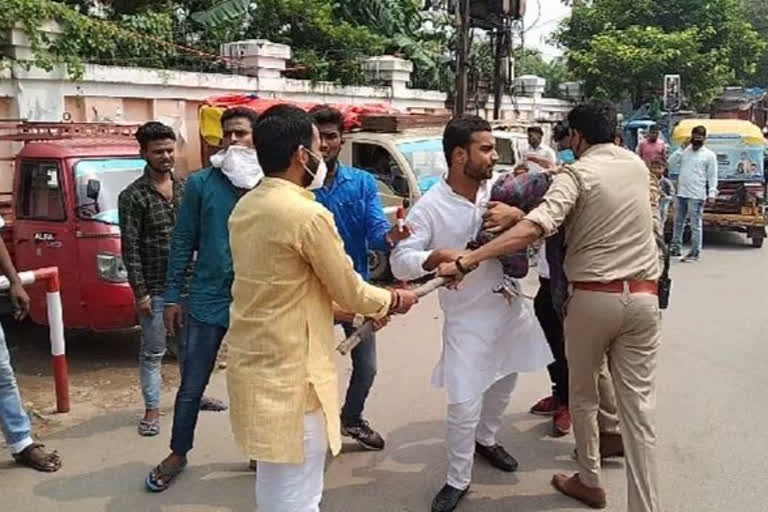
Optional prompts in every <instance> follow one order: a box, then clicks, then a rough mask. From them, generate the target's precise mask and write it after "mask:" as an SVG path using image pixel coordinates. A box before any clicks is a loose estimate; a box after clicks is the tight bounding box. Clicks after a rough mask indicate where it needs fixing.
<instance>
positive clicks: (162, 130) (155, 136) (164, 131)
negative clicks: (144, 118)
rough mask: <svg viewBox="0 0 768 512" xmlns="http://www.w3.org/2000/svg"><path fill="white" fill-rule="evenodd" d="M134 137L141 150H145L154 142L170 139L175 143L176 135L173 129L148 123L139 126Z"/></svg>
mask: <svg viewBox="0 0 768 512" xmlns="http://www.w3.org/2000/svg"><path fill="white" fill-rule="evenodd" d="M134 137H136V140H137V141H138V142H139V146H140V147H141V149H147V146H148V145H149V143H150V142H152V141H155V140H167V139H170V140H172V141H174V142H176V134H175V133H174V132H173V128H171V127H170V126H168V125H167V124H163V123H160V122H158V121H150V122H148V123H144V124H143V125H141V126H139V129H138V130H136V134H135V135H134Z"/></svg>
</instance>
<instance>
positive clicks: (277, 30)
mask: <svg viewBox="0 0 768 512" xmlns="http://www.w3.org/2000/svg"><path fill="white" fill-rule="evenodd" d="M5 3H8V4H9V7H8V8H6V7H5V5H4V8H3V10H2V11H0V38H2V34H3V33H4V32H5V30H7V29H9V28H10V27H13V26H14V24H15V23H16V22H17V21H20V22H21V23H22V24H23V25H24V26H25V29H26V30H27V32H28V33H31V34H32V42H33V47H34V49H35V60H33V61H30V62H25V63H22V64H23V65H26V66H31V65H38V66H41V67H44V68H47V69H50V68H51V66H52V65H53V64H55V63H56V62H61V63H65V64H66V65H67V66H68V67H69V69H70V72H71V73H72V74H73V76H75V77H77V76H79V73H81V72H82V69H83V62H96V63H104V64H115V65H136V66H146V67H157V68H168V69H188V70H201V71H222V70H224V69H225V68H226V64H225V62H224V61H223V60H222V59H217V58H216V56H217V55H218V52H219V48H220V45H221V44H222V43H226V42H230V41H236V40H241V39H248V38H263V39H268V40H271V41H274V42H277V43H285V44H289V45H290V46H291V48H292V50H293V58H292V61H291V62H290V63H289V68H290V69H289V70H288V76H291V77H295V78H306V79H311V80H315V81H318V80H329V81H335V82H339V83H342V84H356V83H362V82H363V81H364V80H365V77H364V75H363V73H362V71H361V66H360V64H361V63H362V61H363V60H364V59H366V58H368V57H370V56H375V55H381V54H384V53H397V54H400V55H402V56H404V57H405V58H408V59H410V60H412V61H413V62H414V68H415V70H414V74H413V75H412V79H413V83H414V85H415V86H416V87H421V88H430V89H433V88H441V89H443V90H448V89H449V88H450V87H451V86H452V83H453V76H452V73H451V70H450V68H449V66H447V65H446V63H447V62H448V61H450V59H451V48H452V44H453V34H454V31H453V20H452V19H451V18H450V17H449V16H448V15H447V14H445V13H444V12H441V11H426V12H425V11H423V10H422V3H423V2H422V1H421V0H366V1H365V2H360V1H359V0H337V1H335V2H328V1H327V0H259V1H258V2H255V1H249V0H112V1H111V2H95V1H93V0H61V1H59V2H56V1H53V0H6V2H5ZM48 18H53V19H56V20H57V21H59V22H60V24H61V25H62V27H63V29H64V34H63V35H62V37H61V38H59V40H57V41H56V42H55V43H54V44H53V45H52V46H51V48H50V50H49V51H45V50H44V48H45V47H46V45H47V41H45V40H44V37H43V36H42V34H41V33H40V32H39V30H38V28H39V27H38V25H39V20H41V19H48ZM0 43H2V41H0Z"/></svg>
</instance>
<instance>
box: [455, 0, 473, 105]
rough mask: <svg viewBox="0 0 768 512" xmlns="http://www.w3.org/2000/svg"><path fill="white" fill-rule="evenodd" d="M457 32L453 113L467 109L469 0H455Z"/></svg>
mask: <svg viewBox="0 0 768 512" xmlns="http://www.w3.org/2000/svg"><path fill="white" fill-rule="evenodd" d="M457 18H458V25H459V34H458V36H459V37H458V41H457V48H456V53H457V55H456V101H455V103H454V106H453V111H454V114H456V115H460V114H463V113H464V112H465V111H466V109H467V69H468V66H467V59H468V58H469V56H468V55H467V53H468V50H469V25H470V16H469V0H459V2H457Z"/></svg>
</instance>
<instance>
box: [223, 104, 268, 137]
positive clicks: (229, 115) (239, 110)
mask: <svg viewBox="0 0 768 512" xmlns="http://www.w3.org/2000/svg"><path fill="white" fill-rule="evenodd" d="M239 117H242V118H244V119H248V120H249V121H250V122H251V130H253V131H256V123H257V122H258V120H259V114H257V113H256V111H255V110H252V109H250V108H248V107H232V108H228V109H227V110H225V111H224V113H223V114H221V126H224V123H226V122H227V121H229V120H230V119H237V118H239Z"/></svg>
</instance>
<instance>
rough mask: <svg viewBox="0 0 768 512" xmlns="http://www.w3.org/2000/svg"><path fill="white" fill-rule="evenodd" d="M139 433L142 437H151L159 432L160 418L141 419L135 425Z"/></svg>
mask: <svg viewBox="0 0 768 512" xmlns="http://www.w3.org/2000/svg"><path fill="white" fill-rule="evenodd" d="M137 430H138V432H139V435H140V436H142V437H152V436H156V435H157V434H159V433H160V419H154V420H145V419H143V420H141V421H140V422H139V425H138V427H137Z"/></svg>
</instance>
